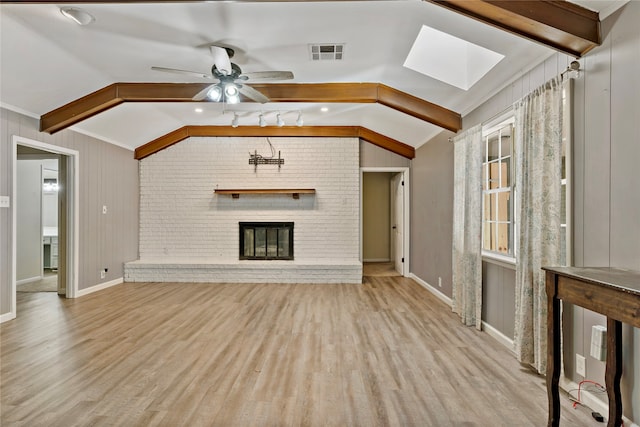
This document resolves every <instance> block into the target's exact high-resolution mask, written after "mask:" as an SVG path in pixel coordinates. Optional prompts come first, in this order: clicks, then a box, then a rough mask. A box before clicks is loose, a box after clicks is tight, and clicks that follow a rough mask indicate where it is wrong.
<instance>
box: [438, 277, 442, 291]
mask: <svg viewBox="0 0 640 427" xmlns="http://www.w3.org/2000/svg"><path fill="white" fill-rule="evenodd" d="M438 287H439V288H441V287H442V277H439V276H438Z"/></svg>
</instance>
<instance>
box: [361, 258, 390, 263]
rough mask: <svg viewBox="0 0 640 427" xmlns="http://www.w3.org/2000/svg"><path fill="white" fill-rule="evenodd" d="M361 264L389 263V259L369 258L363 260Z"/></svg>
mask: <svg viewBox="0 0 640 427" xmlns="http://www.w3.org/2000/svg"><path fill="white" fill-rule="evenodd" d="M362 262H391V260H390V259H389V258H371V259H363V260H362Z"/></svg>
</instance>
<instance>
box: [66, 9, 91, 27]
mask: <svg viewBox="0 0 640 427" xmlns="http://www.w3.org/2000/svg"><path fill="white" fill-rule="evenodd" d="M60 13H62V14H63V15H64V16H65V17H67V18H69V19H71V20H72V21H73V22H75V23H76V24H78V25H89V24H91V23H92V22H93V21H95V20H96V18H94V17H93V15H92V14H90V13H89V12H87V11H86V10H84V9H79V8H77V7H62V8H60Z"/></svg>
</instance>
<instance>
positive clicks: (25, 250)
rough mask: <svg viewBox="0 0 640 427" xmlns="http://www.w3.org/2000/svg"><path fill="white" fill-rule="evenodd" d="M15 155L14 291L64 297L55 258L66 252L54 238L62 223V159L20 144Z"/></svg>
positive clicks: (59, 156)
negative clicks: (60, 173) (60, 171)
mask: <svg viewBox="0 0 640 427" xmlns="http://www.w3.org/2000/svg"><path fill="white" fill-rule="evenodd" d="M17 156H18V158H17V184H16V185H17V193H16V196H15V200H16V211H17V215H16V220H17V224H16V291H17V292H58V293H59V294H60V295H65V293H66V287H65V283H64V281H59V280H58V271H59V268H58V266H59V262H58V261H59V255H60V253H62V254H63V255H64V253H65V252H66V247H64V246H63V247H62V248H59V246H60V245H59V236H58V234H59V233H58V230H59V229H61V228H62V227H61V224H60V223H62V224H64V223H65V222H66V217H65V211H64V209H63V205H62V204H61V203H60V202H61V199H60V197H58V196H59V189H60V188H62V187H64V186H65V185H64V184H65V183H62V182H61V181H60V179H59V176H58V175H59V163H60V160H62V156H61V155H59V154H53V153H48V152H46V151H42V150H38V149H35V148H32V147H26V146H23V145H18V148H17ZM60 249H61V250H60ZM60 273H61V275H62V276H64V273H65V270H64V265H63V266H62V267H61V268H60Z"/></svg>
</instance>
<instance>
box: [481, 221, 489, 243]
mask: <svg viewBox="0 0 640 427" xmlns="http://www.w3.org/2000/svg"><path fill="white" fill-rule="evenodd" d="M482 247H483V248H485V249H491V223H489V222H485V223H483V224H482Z"/></svg>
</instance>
